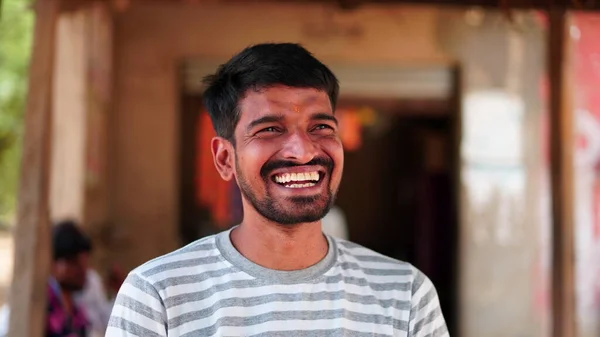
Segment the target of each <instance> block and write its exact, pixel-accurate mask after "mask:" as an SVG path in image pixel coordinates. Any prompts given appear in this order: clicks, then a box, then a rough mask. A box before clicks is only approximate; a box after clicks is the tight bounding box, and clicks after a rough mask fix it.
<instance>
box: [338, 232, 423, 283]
mask: <svg viewBox="0 0 600 337" xmlns="http://www.w3.org/2000/svg"><path fill="white" fill-rule="evenodd" d="M333 240H334V241H335V242H336V245H337V247H338V253H339V255H340V259H342V260H343V261H344V262H346V263H350V264H352V265H354V266H357V267H359V268H361V269H365V270H368V271H370V272H373V273H377V274H382V275H384V274H389V275H390V276H391V275H397V276H408V277H410V278H411V279H413V278H415V277H417V276H418V275H419V274H420V273H421V272H420V271H419V270H418V269H417V268H415V267H414V266H413V265H412V264H410V263H408V262H405V261H401V260H397V259H394V258H391V257H389V256H386V255H383V254H381V253H378V252H376V251H374V250H372V249H369V248H367V247H364V246H361V245H359V244H357V243H354V242H351V241H347V240H342V239H337V238H334V239H333Z"/></svg>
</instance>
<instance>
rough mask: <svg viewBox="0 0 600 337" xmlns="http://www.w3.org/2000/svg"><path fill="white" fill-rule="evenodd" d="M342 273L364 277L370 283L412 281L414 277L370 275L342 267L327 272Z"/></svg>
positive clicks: (329, 273) (326, 274)
mask: <svg viewBox="0 0 600 337" xmlns="http://www.w3.org/2000/svg"><path fill="white" fill-rule="evenodd" d="M387 270H389V269H387ZM340 273H342V275H343V276H344V277H356V278H364V279H366V280H367V281H368V282H369V283H406V282H411V281H412V279H413V276H412V275H370V274H365V273H364V272H363V271H362V270H357V269H342V268H340V267H337V268H332V269H330V270H329V271H328V272H327V273H325V276H328V277H333V276H337V275H339V274H340Z"/></svg>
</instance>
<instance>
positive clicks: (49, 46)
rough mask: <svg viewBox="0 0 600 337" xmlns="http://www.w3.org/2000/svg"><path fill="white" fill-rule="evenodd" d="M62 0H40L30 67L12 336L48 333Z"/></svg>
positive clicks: (16, 244)
mask: <svg viewBox="0 0 600 337" xmlns="http://www.w3.org/2000/svg"><path fill="white" fill-rule="evenodd" d="M59 5H60V2H59V0H40V1H37V3H36V5H35V11H36V22H35V30H34V40H33V53H32V55H31V65H30V68H29V91H28V94H27V105H26V110H25V135H24V143H23V158H22V161H21V178H20V179H21V180H20V187H19V206H18V213H17V226H16V232H15V263H14V278H13V282H12V287H11V291H10V295H9V296H10V298H9V303H10V309H11V313H10V323H9V334H8V335H9V336H12V337H39V336H43V335H44V319H45V314H46V284H47V282H48V274H49V269H50V255H51V254H50V252H51V249H50V232H49V231H50V225H49V219H48V184H49V159H50V156H49V154H50V141H49V140H50V120H51V118H50V117H51V113H52V112H51V96H52V72H53V65H54V64H53V59H54V57H53V56H54V43H55V31H56V20H57V17H58V13H59Z"/></svg>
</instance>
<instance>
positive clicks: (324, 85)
mask: <svg viewBox="0 0 600 337" xmlns="http://www.w3.org/2000/svg"><path fill="white" fill-rule="evenodd" d="M204 84H205V85H206V86H207V88H206V90H205V91H204V97H203V100H204V106H205V107H206V109H207V110H208V113H209V115H210V118H211V120H212V123H213V127H214V128H215V131H216V133H217V135H218V136H220V137H223V138H226V139H228V140H230V141H232V142H233V141H234V137H233V133H234V130H235V127H236V125H237V123H238V122H239V119H240V110H239V108H238V103H239V101H240V100H241V99H242V98H243V97H244V95H245V94H246V92H247V91H248V90H262V89H266V88H269V87H273V86H276V85H284V86H288V87H295V88H313V89H318V90H322V91H324V92H326V93H327V95H328V96H329V100H330V101H331V106H332V108H333V109H334V110H335V105H336V103H337V98H338V94H339V84H338V80H337V78H336V77H335V75H334V74H333V73H332V72H331V70H329V68H327V66H325V65H324V64H323V63H321V62H320V61H319V60H317V59H316V58H315V57H314V56H313V55H312V54H311V53H310V52H309V51H308V50H306V49H304V47H302V46H301V45H299V44H295V43H263V44H257V45H254V46H250V47H248V48H246V49H244V50H242V51H241V52H239V53H238V54H236V55H235V56H233V57H232V58H231V59H230V60H229V61H228V62H227V63H225V64H223V65H221V66H220V67H219V68H218V69H217V72H216V73H215V74H214V75H210V76H207V77H206V78H205V79H204Z"/></svg>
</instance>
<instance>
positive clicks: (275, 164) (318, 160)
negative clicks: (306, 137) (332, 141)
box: [260, 157, 333, 177]
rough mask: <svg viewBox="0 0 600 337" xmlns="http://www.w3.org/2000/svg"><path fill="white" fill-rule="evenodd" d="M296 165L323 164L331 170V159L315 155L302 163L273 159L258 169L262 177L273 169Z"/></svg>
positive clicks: (328, 170)
mask: <svg viewBox="0 0 600 337" xmlns="http://www.w3.org/2000/svg"><path fill="white" fill-rule="evenodd" d="M297 166H323V167H325V168H327V172H331V171H332V170H333V160H332V159H331V158H328V157H315V158H313V159H312V160H311V161H309V162H308V163H304V164H298V163H295V162H293V161H287V160H273V161H270V162H267V163H266V164H265V165H263V167H262V169H261V170H260V174H261V176H263V177H267V176H268V175H269V173H271V172H272V171H274V170H277V169H281V168H290V167H297Z"/></svg>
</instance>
